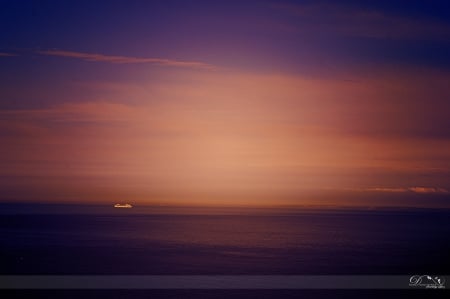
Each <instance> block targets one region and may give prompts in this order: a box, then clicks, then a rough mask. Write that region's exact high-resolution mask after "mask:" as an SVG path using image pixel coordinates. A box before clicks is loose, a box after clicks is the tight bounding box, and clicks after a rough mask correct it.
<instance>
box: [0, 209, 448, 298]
mask: <svg viewBox="0 0 450 299" xmlns="http://www.w3.org/2000/svg"><path fill="white" fill-rule="evenodd" d="M449 216H450V212H449V211H448V210H412V209H411V210H351V209H349V210H333V209H320V210H313V209H307V210H283V209H276V210H268V209H257V210H255V209H181V210H180V209H170V208H158V209H156V208H148V207H147V208H145V207H142V208H139V207H135V208H133V209H114V208H112V207H109V206H108V207H101V206H98V207H87V206H69V205H65V206H50V205H38V206H30V205H28V206H26V205H6V204H3V205H2V209H1V212H0V265H1V267H0V272H1V273H0V274H183V275H189V274H219V275H220V274H252V275H261V274H262V275H265V274H272V275H273V274H315V275H319V274H346V275H349V274H382V275H384V274H390V275H392V274H402V275H405V274H406V275H414V274H424V273H432V274H437V275H438V274H440V275H444V274H448V273H450V258H449V255H448V253H449V252H450V239H449V236H450V217H449ZM159 292H161V291H159ZM177 292H180V291H177ZM227 292H230V291H227ZM227 292H225V294H226V293H227ZM115 294H118V293H115ZM170 294H172V295H173V292H172V293H170ZM178 294H179V293H178ZM221 294H224V293H221ZM252 294H254V293H249V294H247V295H249V296H250V297H251V296H253V295H252ZM263 294H269V295H267V296H268V298H269V297H270V298H272V297H271V295H270V294H271V292H270V291H268V292H264V293H261V294H260V295H259V296H257V297H264V296H261V295H263ZM66 295H67V294H66ZM172 295H168V296H169V297H170V296H172ZM182 295H183V297H189V296H188V295H189V294H187V295H186V294H182ZM216 295H217V294H215V295H214V296H213V297H216ZM173 296H174V298H177V296H175V295H173ZM163 297H164V296H163ZM193 297H196V296H193ZM244 297H247V296H244ZM273 297H277V296H276V295H273ZM123 298H126V296H125V295H124V297H123Z"/></svg>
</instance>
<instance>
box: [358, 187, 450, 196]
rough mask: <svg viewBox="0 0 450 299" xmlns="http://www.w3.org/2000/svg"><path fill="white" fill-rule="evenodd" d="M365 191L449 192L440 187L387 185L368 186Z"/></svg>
mask: <svg viewBox="0 0 450 299" xmlns="http://www.w3.org/2000/svg"><path fill="white" fill-rule="evenodd" d="M364 191H374V192H393V193H398V192H414V193H422V194H429V193H449V191H448V190H447V189H444V188H440V187H417V186H416V187H408V188H403V187H398V188H386V187H377V188H368V189H364Z"/></svg>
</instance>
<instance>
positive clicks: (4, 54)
mask: <svg viewBox="0 0 450 299" xmlns="http://www.w3.org/2000/svg"><path fill="white" fill-rule="evenodd" d="M12 56H17V54H13V53H5V52H0V57H12Z"/></svg>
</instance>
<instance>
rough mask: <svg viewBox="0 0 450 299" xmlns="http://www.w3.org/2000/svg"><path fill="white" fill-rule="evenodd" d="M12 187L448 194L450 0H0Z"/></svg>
mask: <svg viewBox="0 0 450 299" xmlns="http://www.w3.org/2000/svg"><path fill="white" fill-rule="evenodd" d="M0 26H1V28H2V30H1V31H0V141H1V146H0V165H1V167H0V194H1V197H0V201H14V202H23V201H35V202H83V203H98V202H102V203H110V202H112V203H114V202H123V201H124V202H132V203H138V204H157V205H174V204H178V205H179V204H182V205H197V204H200V205H336V206H345V205H362V206H369V207H371V206H405V205H406V206H415V207H450V84H449V82H450V55H449V53H450V7H449V4H447V2H446V1H420V2H416V1H339V2H337V1H270V0H267V1H172V0H169V1H12V0H11V1H4V0H1V1H0Z"/></svg>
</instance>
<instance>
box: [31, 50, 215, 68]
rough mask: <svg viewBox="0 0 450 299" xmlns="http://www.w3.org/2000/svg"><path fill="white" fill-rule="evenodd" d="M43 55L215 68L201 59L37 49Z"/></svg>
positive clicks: (97, 60) (100, 60)
mask: <svg viewBox="0 0 450 299" xmlns="http://www.w3.org/2000/svg"><path fill="white" fill-rule="evenodd" d="M37 53H39V54H41V55H49V56H59V57H68V58H76V59H81V60H85V61H92V62H108V63H116V64H137V63H149V64H156V65H163V66H170V67H182V68H194V69H214V68H215V66H214V65H211V64H208V63H203V62H199V61H180V60H172V59H165V58H147V57H131V56H119V55H104V54H97V53H85V52H75V51H64V50H43V51H37Z"/></svg>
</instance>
